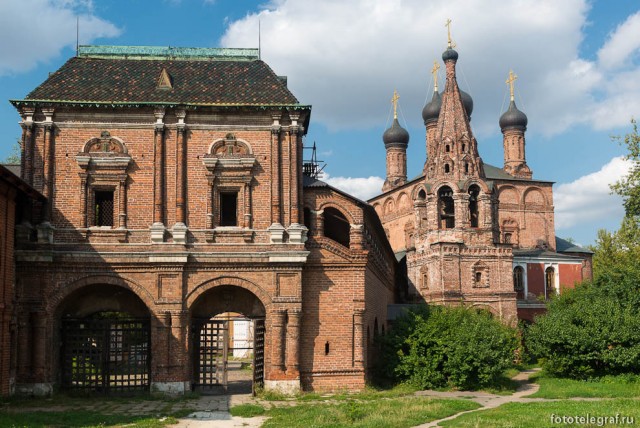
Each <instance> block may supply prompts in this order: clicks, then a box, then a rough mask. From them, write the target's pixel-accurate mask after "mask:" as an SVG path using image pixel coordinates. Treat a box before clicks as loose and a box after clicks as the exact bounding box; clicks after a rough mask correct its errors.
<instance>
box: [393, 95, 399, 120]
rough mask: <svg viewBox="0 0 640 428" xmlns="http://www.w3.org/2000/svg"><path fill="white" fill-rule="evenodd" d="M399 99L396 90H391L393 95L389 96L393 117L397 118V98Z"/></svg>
mask: <svg viewBox="0 0 640 428" xmlns="http://www.w3.org/2000/svg"><path fill="white" fill-rule="evenodd" d="M399 99H400V96H399V95H398V91H397V90H395V89H394V90H393V97H392V98H391V103H393V118H394V119H397V118H398V100H399Z"/></svg>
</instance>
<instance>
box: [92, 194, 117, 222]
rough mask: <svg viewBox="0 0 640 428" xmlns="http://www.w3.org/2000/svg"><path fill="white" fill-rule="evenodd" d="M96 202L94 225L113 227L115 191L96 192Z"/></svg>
mask: <svg viewBox="0 0 640 428" xmlns="http://www.w3.org/2000/svg"><path fill="white" fill-rule="evenodd" d="M94 201H95V203H94V215H95V219H94V220H95V221H94V225H96V226H111V227H113V191H96V192H95V196H94Z"/></svg>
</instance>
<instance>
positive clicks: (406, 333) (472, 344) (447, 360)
mask: <svg viewBox="0 0 640 428" xmlns="http://www.w3.org/2000/svg"><path fill="white" fill-rule="evenodd" d="M381 342H382V343H381V345H382V346H381V351H382V353H381V358H380V365H381V371H382V374H383V375H387V376H388V377H390V378H392V379H393V380H396V381H408V382H409V383H411V384H413V385H415V386H417V387H419V388H440V387H455V388H460V389H475V388H482V387H488V386H495V385H498V384H499V382H500V380H501V379H502V376H503V373H504V370H505V369H507V368H509V367H510V366H512V365H513V359H514V356H515V349H516V347H517V339H516V332H515V330H514V329H512V328H509V327H507V326H505V325H504V324H502V323H501V322H500V321H499V320H497V319H494V318H493V317H492V316H491V314H490V313H489V312H488V311H478V310H476V309H474V308H466V307H447V306H433V307H429V308H428V309H424V310H419V311H413V312H409V313H407V314H406V315H405V316H403V317H401V318H400V319H398V320H396V323H395V324H394V326H393V328H392V329H391V331H390V332H389V334H387V335H386V336H384V337H383V338H382V339H381Z"/></svg>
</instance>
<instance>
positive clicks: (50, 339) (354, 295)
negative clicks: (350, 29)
mask: <svg viewBox="0 0 640 428" xmlns="http://www.w3.org/2000/svg"><path fill="white" fill-rule="evenodd" d="M12 102H13V104H14V106H15V107H16V108H17V109H18V111H19V112H20V114H21V116H22V126H23V128H24V133H23V147H24V168H23V170H22V177H23V179H24V180H25V181H26V182H27V183H29V184H30V185H32V186H33V187H34V188H35V189H37V190H39V191H41V192H42V194H43V195H44V196H45V197H46V198H47V201H48V203H47V205H46V208H45V209H44V213H43V221H42V222H40V223H38V224H36V225H34V226H33V234H32V235H29V236H31V237H32V239H22V240H20V241H19V242H17V250H16V269H17V277H18V287H17V296H16V301H17V308H16V313H17V314H18V331H17V337H18V338H19V339H18V342H19V343H18V344H17V346H16V347H15V349H13V352H14V353H15V361H17V378H16V383H17V388H18V391H19V392H21V393H26V394H30V393H40V394H41V393H47V392H49V391H51V389H52V388H53V387H54V386H55V385H58V386H61V387H62V388H69V389H83V390H90V391H121V390H125V391H126V390H130V389H142V390H147V389H151V390H159V391H165V392H171V393H183V392H185V391H188V390H191V389H192V388H197V387H201V386H211V385H201V384H202V383H203V382H204V381H203V379H207V378H208V376H207V374H206V373H205V372H206V370H209V371H210V370H217V368H216V366H215V364H214V363H213V362H212V361H209V360H206V358H210V356H211V355H214V354H215V352H213V351H215V349H214V350H213V351H212V350H211V349H205V348H207V347H211V346H215V343H217V339H216V337H215V334H214V333H211V332H212V331H214V330H215V329H212V328H210V327H211V326H212V325H213V324H212V323H213V321H210V320H212V319H213V317H214V316H215V315H217V314H220V313H226V312H237V313H241V314H243V315H244V316H246V317H249V318H251V319H253V320H254V321H255V322H256V326H257V330H256V331H259V332H260V333H259V334H260V335H262V336H261V338H260V340H257V342H260V343H264V346H263V347H262V348H260V349H258V348H256V349H255V355H256V356H255V361H254V366H255V367H256V369H255V372H254V376H255V383H256V384H263V385H264V387H265V388H275V389H282V390H285V391H295V390H297V389H299V388H300V387H301V386H302V387H304V388H306V389H336V388H340V389H342V388H345V387H346V388H361V387H363V386H364V383H365V379H366V371H367V368H368V366H369V365H370V361H369V360H368V358H367V357H368V354H369V347H370V346H371V340H372V337H373V335H374V333H375V331H374V329H377V328H379V326H382V325H383V324H384V322H385V320H386V309H387V304H388V303H391V302H392V299H393V278H394V268H395V259H394V256H393V252H392V250H391V247H390V246H389V243H388V242H387V240H386V238H385V236H384V231H383V229H382V225H381V223H380V221H379V219H378V217H377V215H376V214H375V212H374V210H373V209H372V208H371V207H370V206H369V205H368V204H366V203H364V202H361V201H359V200H357V199H355V198H353V197H351V196H349V195H346V194H344V193H342V192H340V191H337V190H336V189H333V188H332V187H330V186H328V185H326V184H325V183H322V182H320V181H317V180H316V179H313V178H311V177H303V174H302V138H303V136H304V135H305V133H306V130H307V128H308V126H309V117H310V112H311V108H310V106H307V105H303V104H300V103H299V102H298V100H297V99H296V98H295V97H294V96H293V95H292V94H291V92H290V91H289V90H288V89H287V86H286V78H282V77H279V76H277V75H276V74H274V72H273V71H272V70H271V69H270V68H269V67H268V66H267V64H265V63H264V62H262V61H260V60H259V59H258V57H257V51H256V50H252V49H181V48H151V47H148V48H144V47H142V48H140V47H138V48H131V47H94V46H86V47H81V48H80V52H79V55H78V56H77V57H75V58H71V59H70V60H69V61H68V62H67V63H66V64H65V65H63V66H62V67H61V68H60V69H59V70H58V71H56V72H55V73H53V74H52V75H51V76H50V77H49V78H48V79H47V80H46V81H45V82H44V83H43V84H42V85H40V86H39V87H38V88H36V89H35V90H34V91H33V92H31V93H30V94H29V95H28V96H27V97H26V98H25V99H23V100H14V101H12ZM205 327H206V328H205ZM212 338H213V339H212ZM205 339H206V340H205ZM212 343H213V344H214V345H212ZM256 346H258V345H256ZM205 351H206V352H205ZM209 351H212V352H213V354H211V353H210V352H209ZM207 352H209V353H207Z"/></svg>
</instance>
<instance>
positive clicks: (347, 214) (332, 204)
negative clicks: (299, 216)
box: [317, 200, 358, 224]
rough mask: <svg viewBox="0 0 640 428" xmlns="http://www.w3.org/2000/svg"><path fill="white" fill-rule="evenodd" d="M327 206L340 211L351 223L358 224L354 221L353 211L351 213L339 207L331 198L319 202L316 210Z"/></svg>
mask: <svg viewBox="0 0 640 428" xmlns="http://www.w3.org/2000/svg"><path fill="white" fill-rule="evenodd" d="M327 208H334V209H336V210H338V211H340V212H341V213H342V215H343V216H345V218H346V219H347V220H348V221H349V223H351V224H358V222H357V221H355V216H354V215H353V213H351V211H349V210H347V209H345V208H343V207H341V206H340V205H338V204H336V203H335V202H334V201H332V200H327V201H324V202H322V203H321V204H320V206H318V208H317V210H318V211H320V210H325V209H327Z"/></svg>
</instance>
